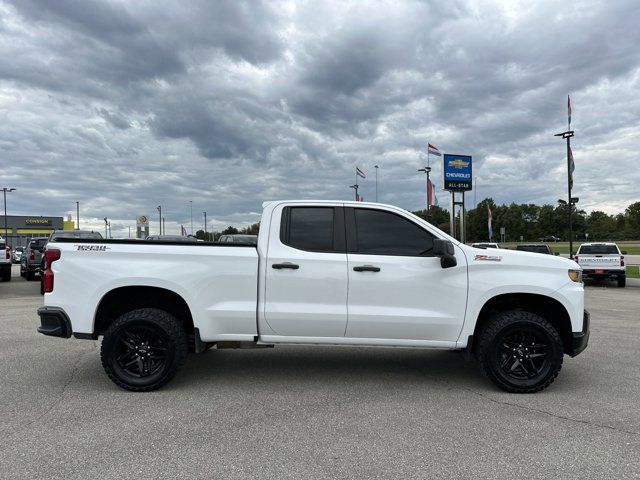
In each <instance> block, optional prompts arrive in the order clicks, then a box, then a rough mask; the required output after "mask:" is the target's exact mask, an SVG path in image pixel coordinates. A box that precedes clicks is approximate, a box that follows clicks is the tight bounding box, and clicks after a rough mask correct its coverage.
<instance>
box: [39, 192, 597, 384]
mask: <svg viewBox="0 0 640 480" xmlns="http://www.w3.org/2000/svg"><path fill="white" fill-rule="evenodd" d="M261 226H262V228H261V229H260V233H259V235H258V244H257V246H251V245H246V244H232V243H210V242H208V243H195V242H194V243H189V244H182V245H176V244H162V243H152V242H146V243H145V244H142V245H141V244H140V243H138V242H135V241H132V240H127V239H122V240H84V241H78V240H67V239H57V240H56V241H54V242H51V243H50V244H49V245H48V247H47V251H46V259H45V260H46V263H45V271H44V284H45V291H46V293H45V296H44V304H45V306H44V307H42V308H40V309H39V310H38V315H39V316H40V323H41V325H40V327H39V328H38V331H39V332H40V333H42V334H44V335H50V336H57V337H64V338H69V337H71V336H72V335H73V336H75V337H76V338H84V339H93V340H95V339H97V338H98V337H99V336H101V335H102V336H103V340H102V347H101V359H102V365H103V367H104V369H105V372H106V374H107V375H108V377H109V378H110V379H111V380H112V381H113V382H114V383H115V384H116V385H118V386H120V387H122V388H125V389H128V390H134V391H149V390H155V389H157V388H159V387H161V386H162V385H164V384H166V383H167V382H168V381H169V380H170V379H171V378H172V377H173V376H174V375H175V374H176V372H177V371H178V369H179V367H180V366H181V365H182V363H183V362H184V360H185V357H186V355H187V351H188V349H189V345H191V346H192V348H193V349H194V351H195V352H196V353H198V352H203V351H204V350H206V349H207V348H209V347H211V346H213V345H215V346H217V348H219V349H222V348H262V347H265V346H273V345H274V344H308V345H317V344H329V345H369V346H389V347H392V346H395V347H400V346H402V347H419V348H439V349H443V348H444V349H456V350H464V351H466V353H467V355H468V356H469V357H473V358H477V359H478V360H479V362H480V365H481V368H482V370H483V371H484V372H485V373H486V375H487V376H488V377H489V378H490V379H491V380H492V381H493V382H494V383H495V384H496V385H498V386H499V387H500V388H503V389H504V390H507V391H510V392H536V391H539V390H542V389H544V388H546V387H547V386H549V385H550V384H551V383H552V382H553V381H554V379H555V378H556V377H557V375H558V373H559V372H560V369H561V367H562V362H563V355H564V354H567V355H570V356H575V355H577V354H579V353H580V352H582V351H583V350H584V349H585V348H586V346H587V343H588V338H589V314H588V313H587V312H586V311H585V310H584V287H583V284H582V278H581V270H580V268H579V267H578V265H577V264H576V263H575V262H573V261H571V260H569V259H566V258H559V257H554V256H550V255H549V256H546V255H539V256H533V255H530V254H528V253H524V252H516V251H513V250H500V251H498V250H493V251H479V250H478V249H475V248H471V247H469V246H467V245H464V244H463V243H460V242H458V241H457V240H456V239H454V238H452V237H450V236H449V235H447V234H446V233H444V232H442V231H441V230H439V229H437V228H435V227H434V226H433V225H431V224H429V223H427V222H426V221H424V220H423V219H421V218H419V217H417V216H415V215H413V214H411V213H409V212H407V211H405V210H403V209H401V208H397V207H393V206H390V205H381V204H376V203H364V202H323V201H306V202H286V201H279V202H267V203H265V207H264V211H263V214H262V222H261Z"/></svg>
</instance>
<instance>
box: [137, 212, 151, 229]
mask: <svg viewBox="0 0 640 480" xmlns="http://www.w3.org/2000/svg"><path fill="white" fill-rule="evenodd" d="M136 226H137V227H138V228H149V217H147V216H146V215H138V216H137V217H136Z"/></svg>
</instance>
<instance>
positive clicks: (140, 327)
mask: <svg viewBox="0 0 640 480" xmlns="http://www.w3.org/2000/svg"><path fill="white" fill-rule="evenodd" d="M136 331H138V332H139V331H144V332H150V333H149V335H150V336H151V338H157V344H158V345H161V346H160V347H157V348H162V349H164V350H165V351H166V353H165V354H164V355H165V356H166V358H165V359H164V360H163V361H162V362H161V365H160V366H159V367H157V369H156V370H154V371H153V373H150V374H147V376H135V375H134V374H131V373H130V372H129V371H127V369H126V368H125V367H123V366H122V365H121V363H122V362H121V361H120V360H119V359H120V358H121V357H123V355H125V353H126V352H127V351H129V350H131V349H128V347H126V346H125V345H126V344H125V342H124V340H125V339H126V340H127V341H128V338H129V337H127V338H125V335H126V334H127V333H128V334H131V333H132V332H136ZM154 335H155V337H154ZM137 336H140V335H139V334H137ZM158 342H159V343H158ZM123 346H124V349H125V351H124V352H123ZM154 348H155V347H154ZM150 352H151V351H150V350H148V351H147V354H148V355H149V358H150V357H151V355H150ZM127 355H129V354H127ZM139 356H140V355H138V357H139ZM134 357H135V355H134V356H133V357H125V358H126V359H127V360H128V359H129V358H131V359H133V358H134ZM186 357H187V334H186V332H185V330H184V328H183V327H182V325H180V322H179V321H178V320H177V319H176V318H175V317H174V316H173V315H171V314H169V313H167V312H165V311H164V310H160V309H157V308H140V309H137V310H132V311H130V312H127V313H125V314H123V315H122V316H120V317H119V318H118V319H116V320H115V321H114V322H113V323H112V324H111V325H110V326H109V328H108V329H107V331H106V332H105V334H104V338H103V340H102V346H101V349H100V359H101V361H102V367H103V368H104V371H105V372H106V374H107V376H108V377H109V378H110V379H111V380H112V381H113V383H115V384H116V385H118V386H119V387H121V388H124V389H125V390H131V391H133V392H148V391H151V390H157V389H158V388H160V387H162V386H163V385H165V384H166V383H167V382H168V381H169V380H171V379H172V378H173V377H174V375H175V374H176V373H177V372H178V369H179V368H180V367H181V366H182V364H183V363H184V361H185V358H186ZM136 358H137V357H136Z"/></svg>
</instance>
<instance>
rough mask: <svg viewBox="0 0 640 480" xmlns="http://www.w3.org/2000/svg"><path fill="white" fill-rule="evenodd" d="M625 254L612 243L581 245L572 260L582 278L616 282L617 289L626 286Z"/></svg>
mask: <svg viewBox="0 0 640 480" xmlns="http://www.w3.org/2000/svg"><path fill="white" fill-rule="evenodd" d="M625 253H626V252H624V251H620V249H619V248H618V245H616V244H615V243H612V242H605V243H583V244H582V245H580V248H578V253H576V255H575V257H574V260H575V261H576V262H578V265H580V266H581V267H582V276H583V278H585V279H593V280H605V279H612V280H616V281H617V282H618V287H620V288H622V287H624V286H626V284H627V276H626V270H625V268H626V267H625V265H624V256H623V255H624V254H625Z"/></svg>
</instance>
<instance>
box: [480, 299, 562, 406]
mask: <svg viewBox="0 0 640 480" xmlns="http://www.w3.org/2000/svg"><path fill="white" fill-rule="evenodd" d="M476 355H477V357H478V360H479V361H480V367H481V369H482V371H483V372H484V373H485V374H486V375H487V376H488V377H489V379H490V380H491V381H492V382H493V383H495V384H496V385H497V386H499V387H500V388H502V389H503V390H506V391H508V392H513V393H533V392H538V391H540V390H544V389H545V388H547V387H548V386H549V385H551V383H553V381H554V380H555V378H556V377H557V376H558V373H560V370H561V369H562V360H563V355H564V348H563V344H562V339H561V338H560V335H559V334H558V331H557V330H556V329H555V327H554V326H553V325H552V324H551V323H549V322H548V321H547V320H545V319H544V318H542V317H540V316H539V315H536V314H534V313H531V312H525V311H520V310H515V311H507V312H501V313H498V314H496V315H495V316H494V317H492V318H491V319H490V320H489V321H488V322H487V324H486V325H485V326H484V328H483V330H482V332H481V334H480V339H479V342H478V344H477V350H476Z"/></svg>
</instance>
